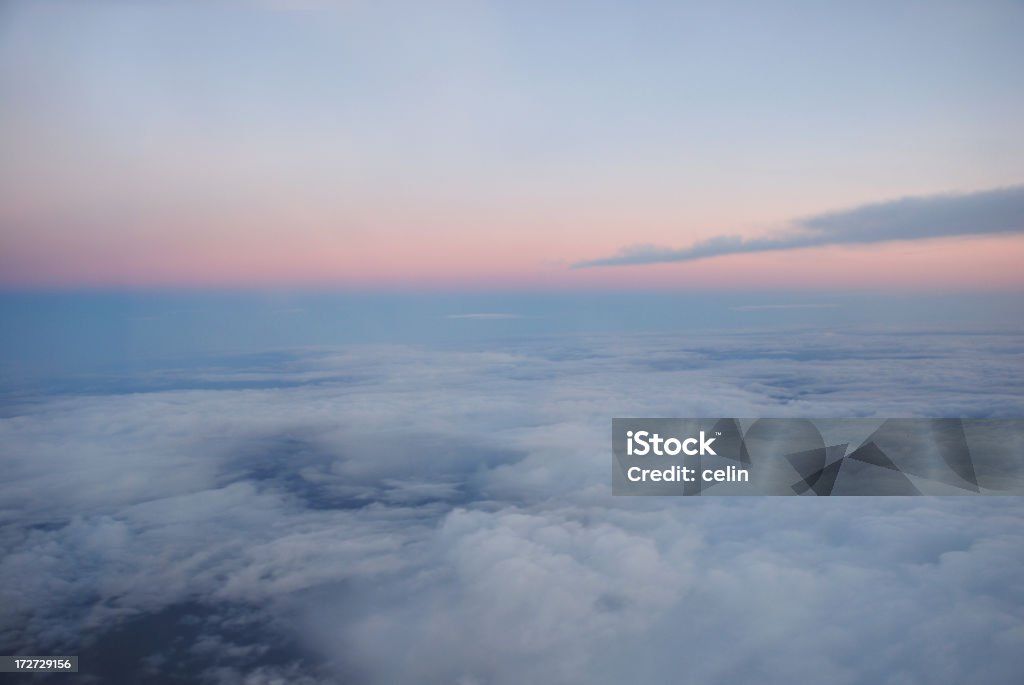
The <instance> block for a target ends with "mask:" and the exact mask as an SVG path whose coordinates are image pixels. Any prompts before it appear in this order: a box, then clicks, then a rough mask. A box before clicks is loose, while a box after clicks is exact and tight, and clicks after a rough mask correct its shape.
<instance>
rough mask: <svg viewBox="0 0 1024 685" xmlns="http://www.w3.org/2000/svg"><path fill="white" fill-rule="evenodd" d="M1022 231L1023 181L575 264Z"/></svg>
mask: <svg viewBox="0 0 1024 685" xmlns="http://www.w3.org/2000/svg"><path fill="white" fill-rule="evenodd" d="M1009 233H1024V186H1015V187H1011V188H1000V189H997V190H986V191H981V192H976V193H969V194H960V195H957V194H949V195H929V196H924V197H908V198H903V199H900V200H892V201H889V202H879V203H876V204H869V205H863V206H861V207H854V208H853V209H845V210H839V211H835V212H829V213H826V214H818V215H816V216H811V217H806V218H803V219H798V220H796V221H794V222H793V225H792V227H791V229H790V230H789V231H788V232H786V233H784V234H781V235H776V236H769V237H765V238H743V237H742V236H739V235H721V236H716V237H714V238H709V239H707V240H704V241H701V242H698V243H695V244H694V245H692V246H690V247H687V248H682V249H676V248H671V247H662V246H658V245H634V246H631V247H626V248H623V249H622V250H621V251H620V252H619V254H617V255H614V256H611V257H605V258H602V259H593V260H588V261H584V262H578V263H577V264H575V265H574V268H587V267H597V266H625V265H634V264H657V263H662V262H689V261H694V260H698V259H707V258H710V257H720V256H723V255H730V254H742V253H748V252H769V251H773V250H793V249H799V248H804V247H823V246H826V245H863V244H869V243H880V242H888V241H894V240H927V239H930V238H946V237H952V236H972V235H998V234H1009Z"/></svg>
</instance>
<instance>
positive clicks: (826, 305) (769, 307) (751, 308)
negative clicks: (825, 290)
mask: <svg viewBox="0 0 1024 685" xmlns="http://www.w3.org/2000/svg"><path fill="white" fill-rule="evenodd" d="M838 306H839V305H837V304H833V303H831V302H821V303H817V304H815V303H805V304H796V303H792V304H743V305H740V306H738V307H731V309H732V311H734V312H760V311H774V310H777V309H833V308H835V307H838Z"/></svg>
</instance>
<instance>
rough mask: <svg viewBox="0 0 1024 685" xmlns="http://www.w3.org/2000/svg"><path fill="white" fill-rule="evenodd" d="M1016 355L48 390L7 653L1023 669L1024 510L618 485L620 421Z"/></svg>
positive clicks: (909, 670) (707, 667)
mask: <svg viewBox="0 0 1024 685" xmlns="http://www.w3.org/2000/svg"><path fill="white" fill-rule="evenodd" d="M1022 348H1024V340H1022V339H1021V338H1020V337H1019V336H1012V335H964V336H958V335H934V336H917V335H898V334H875V335H859V336H848V337H844V336H836V335H825V334H803V335H777V334H763V335H748V336H735V337H721V338H716V337H702V338H695V337H688V338H685V339H684V338H679V337H646V336H645V337H641V336H637V337H632V338H624V337H618V336H616V337H607V338H590V339H582V338H572V339H568V338H564V339H549V340H547V341H533V342H531V343H524V342H520V343H516V344H514V345H509V346H507V347H490V348H482V347H478V348H475V349H460V350H453V349H430V348H404V347H352V348H346V349H342V350H337V351H319V352H308V353H300V354H296V355H294V356H291V357H289V361H288V363H283V362H282V363H281V364H280V365H279V368H277V369H276V370H268V369H266V368H265V366H264V367H261V369H260V371H259V373H256V372H254V371H253V370H251V369H247V368H245V360H244V359H242V360H237V363H236V364H235V366H234V368H233V369H230V370H226V369H223V368H193V369H185V370H181V371H178V372H177V382H176V385H175V387H176V389H173V390H166V389H163V388H164V387H165V386H166V380H167V374H166V373H164V374H161V375H160V376H159V378H158V379H156V380H155V381H154V383H155V386H156V388H159V389H153V390H149V391H147V390H146V389H145V384H146V382H147V378H146V377H145V376H142V377H140V378H139V379H137V382H136V384H135V385H134V386H133V392H131V393H119V392H109V393H107V394H102V395H97V394H64V395H59V396H48V397H42V398H36V399H35V401H32V402H25V403H23V404H18V405H13V406H10V407H8V410H7V412H6V417H5V418H3V419H2V420H0V445H2V447H0V450H2V455H3V463H4V464H5V468H6V476H5V478H4V480H3V481H2V482H0V503H2V504H0V546H2V548H3V549H4V550H5V552H4V554H3V556H2V557H0V600H2V603H3V606H4V611H3V612H2V614H0V631H2V632H0V647H2V649H3V650H5V652H6V653H19V652H24V651H26V650H28V651H31V652H36V653H46V652H52V653H60V652H65V653H78V654H80V656H81V658H82V661H81V663H82V673H83V678H85V681H86V682H88V677H92V678H93V680H94V681H103V680H107V681H110V680H116V679H117V678H118V677H120V678H122V679H123V678H124V677H125V674H129V675H131V677H132V678H134V679H137V680H149V681H153V682H161V681H160V678H163V679H164V680H163V682H183V681H189V682H208V683H220V684H224V685H228V684H232V685H233V684H236V683H237V684H241V683H247V684H250V685H255V684H259V683H268V684H269V683H284V682H288V683H320V682H324V683H326V682H338V681H343V682H366V683H396V682H426V683H453V682H454V683H495V684H503V683H522V682H549V683H619V682H665V681H668V680H678V679H685V680H687V682H694V683H732V682H736V681H737V680H742V679H743V678H744V677H746V676H748V675H749V674H750V673H753V672H756V673H758V678H759V680H762V681H763V682H765V683H769V684H771V683H788V682H793V681H804V680H807V679H808V678H811V679H813V680H814V681H815V682H823V683H839V684H845V683H849V684H856V683H878V682H888V683H932V682H968V681H970V682H985V683H1014V682H1016V679H1017V677H1018V676H1019V668H1018V660H1017V655H1018V654H1019V653H1020V650H1021V649H1022V648H1024V582H1022V580H1021V578H1020V574H1019V573H1018V572H1017V569H1019V568H1020V565H1021V562H1022V561H1024V526H1022V523H1024V506H1022V505H1021V504H1020V503H1019V502H1018V501H1017V500H1016V499H1001V498H981V499H971V498H962V499H956V498H954V499H941V498H936V499H933V498H912V499H908V500H901V499H890V500H885V499H878V500H875V499H857V500H845V501H843V500H838V499H836V500H829V501H816V500H814V499H804V498H792V499H778V498H776V499H750V500H748V499H730V500H727V501H725V500H718V501H715V500H686V499H681V498H669V499H655V498H612V497H611V496H610V492H609V490H610V480H609V475H608V467H609V456H608V445H607V439H608V420H609V418H610V417H612V416H622V415H626V416H628V415H634V416H643V415H694V416H698V415H751V416H754V415H763V416H811V415H814V416H826V415H832V416H851V415H878V416H913V415H947V416H959V415H963V416H1011V415H1015V414H1020V412H1021V410H1022V408H1024V398H1022V397H1021V394H1020V388H1021V387H1024V386H1022V381H1024V368H1022V367H1021V365H1020V363H1019V361H1018V360H1019V359H1020V354H1021V352H1022V351H1024V349H1022ZM261 359H262V358H261ZM261 363H262V361H261ZM236 375H237V377H238V378H241V377H244V378H246V379H247V384H246V385H245V386H243V387H239V385H238V384H237V382H236V381H237V378H235V376H236ZM218 384H220V385H218ZM89 674H91V676H89ZM87 676H88V677H87ZM176 678H177V680H175V679H176Z"/></svg>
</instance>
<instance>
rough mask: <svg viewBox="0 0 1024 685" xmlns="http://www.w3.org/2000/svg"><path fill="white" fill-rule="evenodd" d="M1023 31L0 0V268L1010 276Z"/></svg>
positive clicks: (807, 12) (565, 280)
mask: <svg viewBox="0 0 1024 685" xmlns="http://www.w3.org/2000/svg"><path fill="white" fill-rule="evenodd" d="M1021 35H1024V5H1022V4H1021V3H1020V2H1010V1H996V0H994V1H992V2H973V3H963V2H901V3H891V2H861V3H818V2H782V3H773V4H772V5H771V6H770V7H769V6H767V5H765V4H764V3H760V2H730V3H725V4H723V3H718V2H715V3H675V2H664V3H662V2H641V3H628V4H624V3H612V2H586V3H583V2H559V3H550V2H531V1H527V2H516V3H497V2H484V1H470V0H466V1H455V2H436V3H417V2H391V1H385V2H361V1H359V0H337V1H332V0H323V1H318V0H296V1H294V2H293V1H289V0H265V1H259V0H252V1H243V0H224V1H219V2H192V1H189V0H182V1H173V2H172V1H170V0H166V1H160V2H146V3H143V2H132V1H129V0H123V1H122V0H99V1H97V2H69V1H53V0H43V1H40V2H23V1H19V0H13V1H11V2H6V3H4V4H3V5H2V6H0V100H2V101H3V102H4V106H3V107H2V108H0V147H2V149H3V150H4V153H3V155H2V156H0V287H3V288H4V289H7V290H23V289H44V290H45V289H65V290H66V289H76V288H97V287H100V288H153V287H174V288H181V287H187V288H210V287H219V288H267V287H315V288H322V287H326V288H340V289H347V290H367V289H369V290H430V289H435V290H446V291H476V290H481V289H490V290H524V289H541V290H608V289H612V290H622V289H650V288H655V289H669V290H680V289H684V290H686V289H689V290H693V289H710V290H730V289H731V290H746V291H763V290H786V289H790V290H792V289H802V290H806V291H819V290H823V289H824V290H852V291H858V290H865V289H869V290H870V289H875V290H877V289H883V290H888V291H915V292H921V291H929V292H934V291H943V292H954V291H957V292H958V291H981V292H1001V293H1016V292H1020V291H1021V290H1022V289H1024V272H1022V271H1021V270H1020V269H1019V264H1020V263H1021V260H1022V259H1024V209H1022V208H1024V185H1022V184H1024V130H1022V127H1021V124H1020V122H1021V121H1024V43H1022V42H1021V41H1020V40H1019V37H1020V36H1021ZM908 198H909V199H908ZM937 216H938V217H944V218H947V219H949V220H948V221H939V222H936V221H935V218H936V217H937ZM937 223H938V224H939V225H937ZM766 246H767V247H766Z"/></svg>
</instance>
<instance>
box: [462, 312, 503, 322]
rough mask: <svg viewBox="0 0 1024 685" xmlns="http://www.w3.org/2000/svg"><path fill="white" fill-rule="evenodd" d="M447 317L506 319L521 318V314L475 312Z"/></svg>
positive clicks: (482, 319)
mask: <svg viewBox="0 0 1024 685" xmlns="http://www.w3.org/2000/svg"><path fill="white" fill-rule="evenodd" d="M445 318H446V319H476V320H480V321H501V320H504V319H521V318H522V317H521V316H520V315H519V314H509V313H507V312H475V313H472V314H449V315H448V316H446V317H445Z"/></svg>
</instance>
